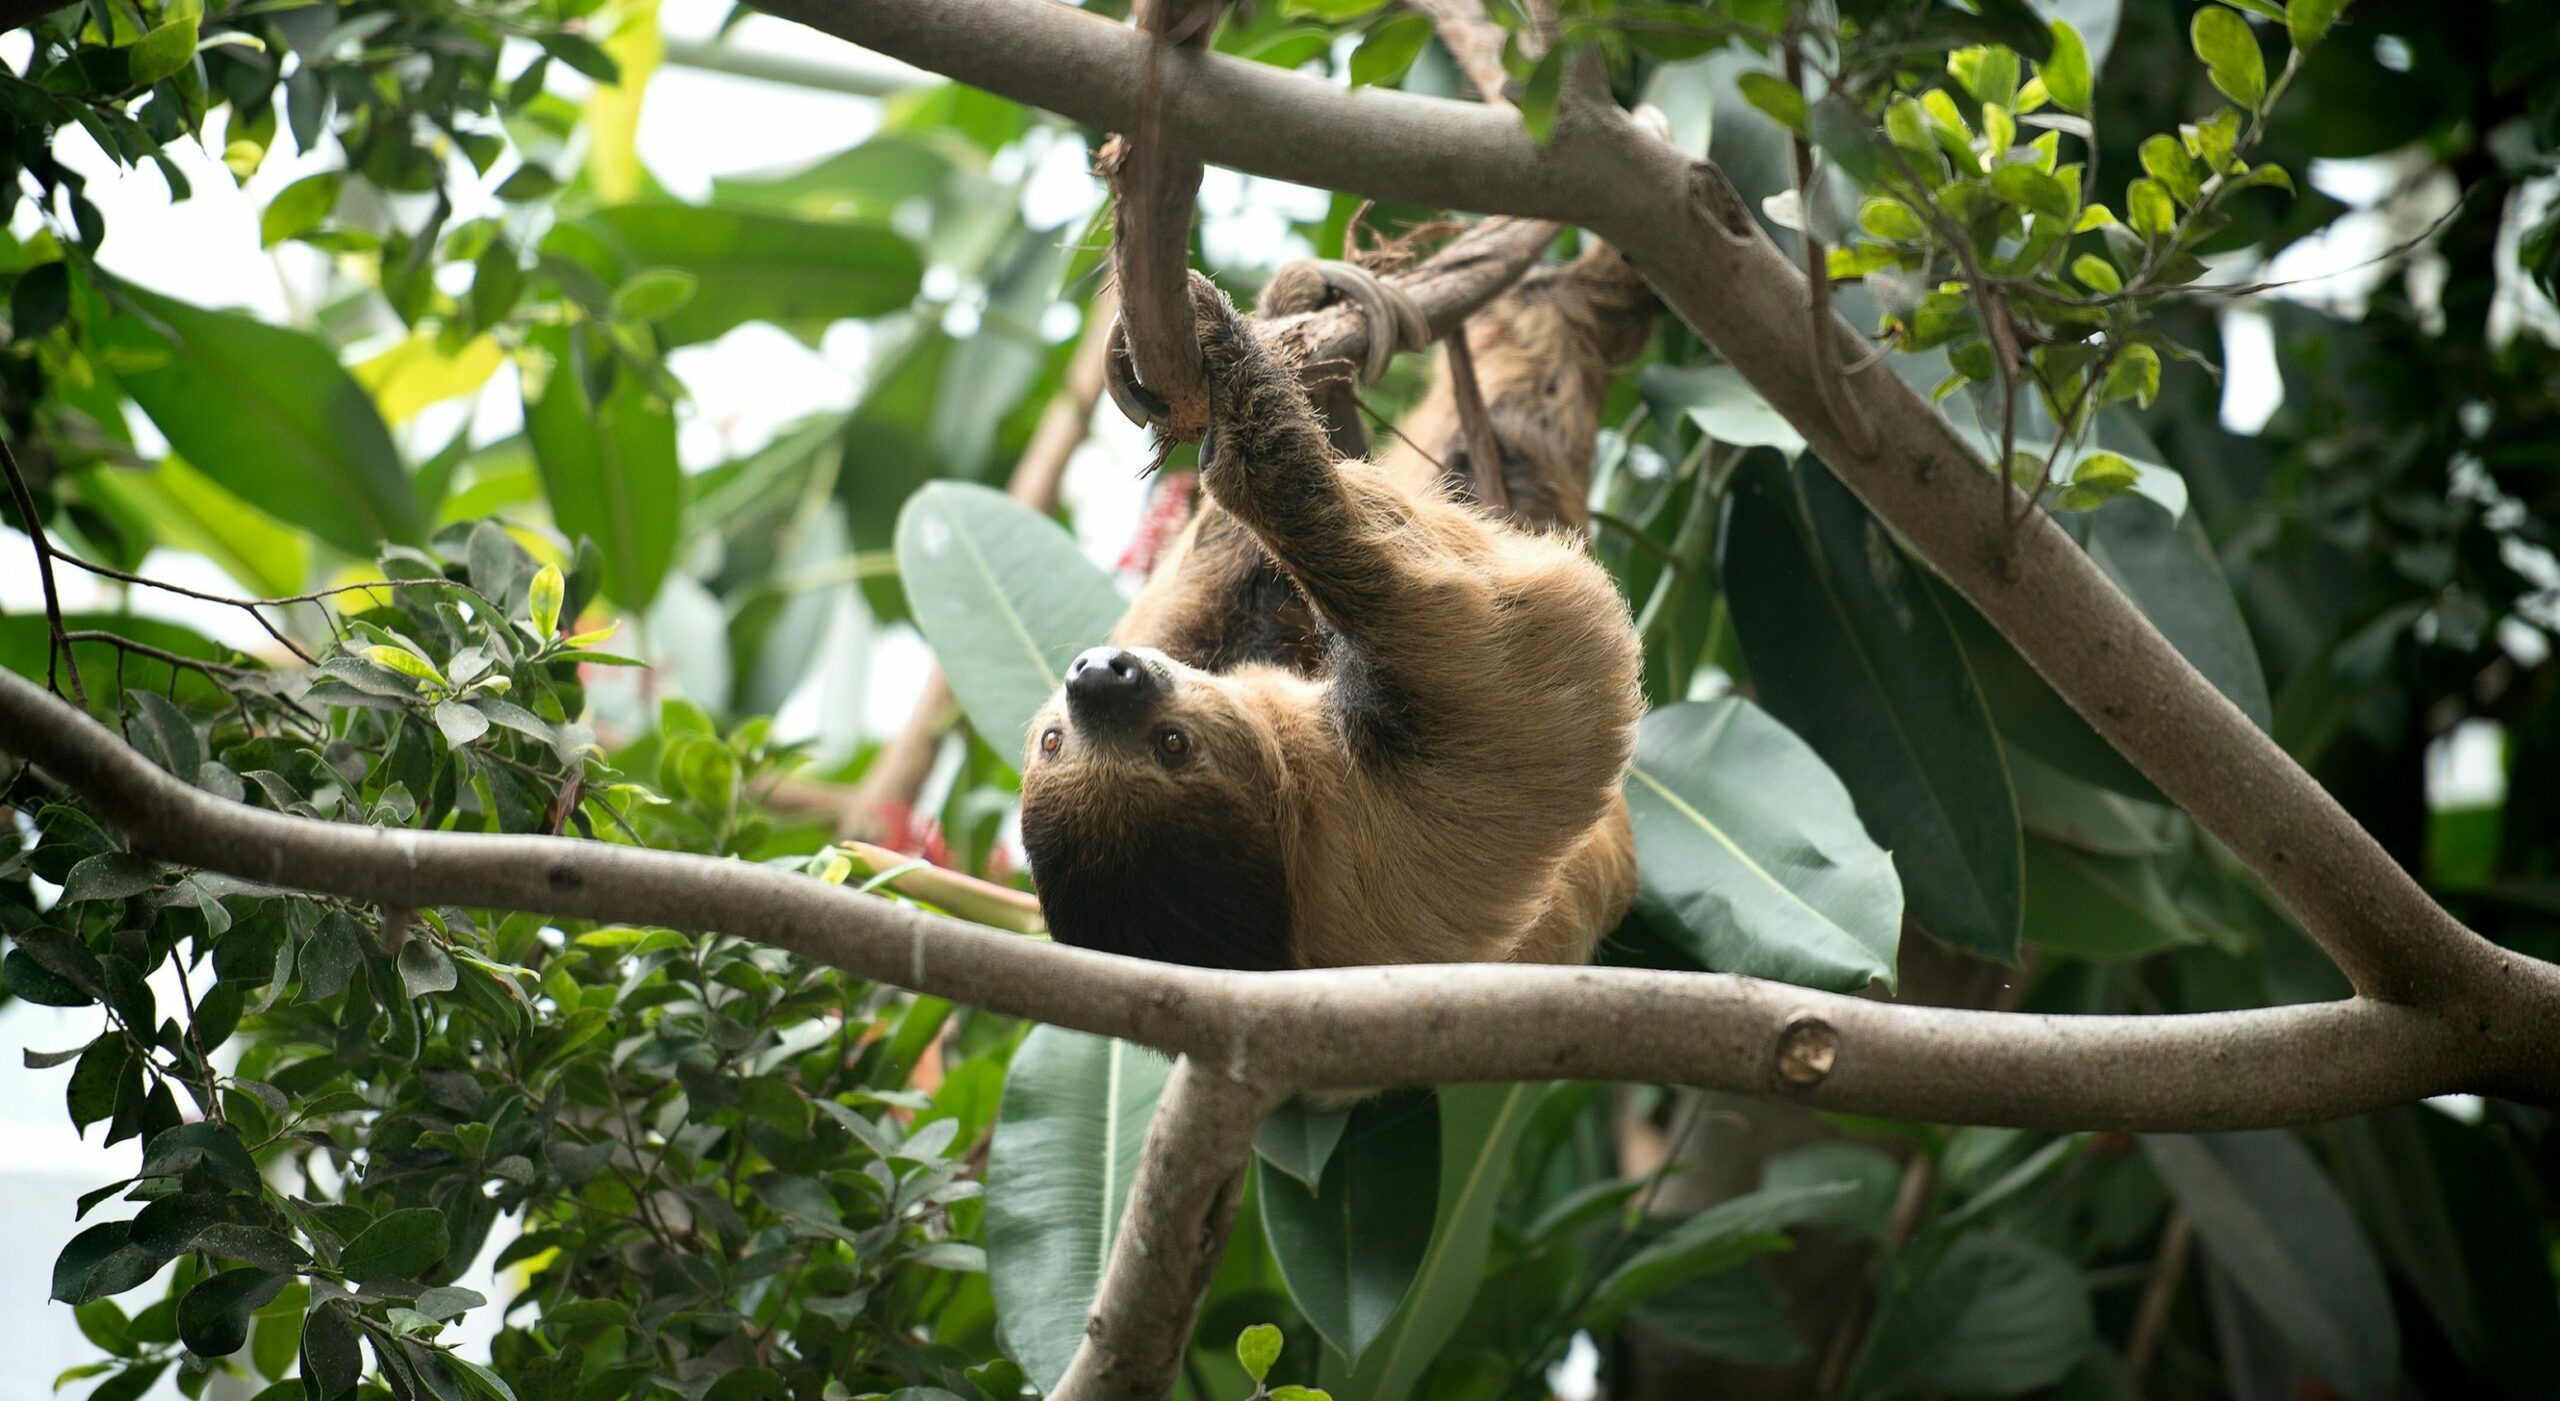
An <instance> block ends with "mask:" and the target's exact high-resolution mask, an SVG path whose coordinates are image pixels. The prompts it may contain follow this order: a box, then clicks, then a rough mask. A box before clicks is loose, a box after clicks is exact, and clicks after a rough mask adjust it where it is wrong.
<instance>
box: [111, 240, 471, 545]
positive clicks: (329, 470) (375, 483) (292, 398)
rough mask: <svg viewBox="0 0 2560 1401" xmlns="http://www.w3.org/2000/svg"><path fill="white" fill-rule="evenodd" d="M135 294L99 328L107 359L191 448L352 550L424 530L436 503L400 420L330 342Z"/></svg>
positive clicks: (279, 510) (261, 505)
mask: <svg viewBox="0 0 2560 1401" xmlns="http://www.w3.org/2000/svg"><path fill="white" fill-rule="evenodd" d="M125 294H126V295H127V296H129V297H130V298H131V299H132V301H133V303H134V305H135V306H136V307H137V308H138V309H139V311H140V313H141V314H140V315H135V314H130V313H128V314H124V315H118V316H115V317H112V318H110V319H109V320H107V321H106V322H105V324H104V325H103V326H101V327H100V328H99V338H100V341H101V345H100V347H99V349H100V354H101V357H102V358H103V359H104V360H105V362H106V363H107V364H108V366H109V367H110V368H112V369H113V370H114V371H115V372H116V377H117V379H118V380H119V381H120V382H122V384H123V385H124V387H125V389H126V390H127V392H129V393H131V394H132V395H133V398H134V402H136V403H138V404H140V405H142V410H143V412H144V413H146V414H149V415H150V416H151V421H152V423H153V424H154V425H155V426H157V427H158V428H159V430H160V432H161V434H162V435H163V436H165V437H166V438H168V440H169V444H170V446H171V447H173V448H175V449H176V450H177V451H178V453H179V454H180V455H181V456H183V457H185V458H186V459H187V460H188V461H189V462H191V463H194V464H195V466H196V467H197V468H198V469H199V470H201V471H202V472H203V473H204V474H205V475H207V476H209V477H211V478H213V479H214V480H215V481H217V482H219V483H221V484H222V485H223V486H224V487H225V488H227V489H229V490H230V491H231V492H233V493H234V494H236V495H238V496H239V497H241V498H242V499H243V500H246V501H248V502H249V503H250V504H252V505H254V506H256V507H257V508H258V509H260V510H262V511H265V512H266V513H267V514H269V515H271V516H274V517H275V518H276V519H278V520H281V521H286V522H289V523H291V524H293V525H297V526H300V527H302V528H303V529H305V530H308V531H310V532H311V533H312V534H314V535H316V536H318V537H320V538H321V539H322V540H325V541H327V542H328V543H330V544H332V545H334V546H336V547H338V548H339V549H341V550H344V551H346V552H347V553H349V554H351V555H355V556H358V557H360V558H365V559H370V558H372V557H373V555H374V552H375V551H376V549H377V548H379V546H380V545H381V543H382V542H383V541H385V540H394V541H400V542H402V543H407V544H415V543H417V542H418V541H420V540H421V539H423V538H424V536H425V533H426V513H425V512H424V511H422V510H420V509H419V507H418V501H417V497H416V496H415V495H414V494H413V493H412V492H411V491H410V489H409V478H408V475H407V473H406V472H405V471H404V470H403V469H402V467H401V465H400V453H399V450H398V449H397V448H395V447H394V446H393V445H392V442H391V430H390V429H388V428H386V427H384V426H383V423H382V415H381V414H379V413H377V412H376V411H375V410H374V407H373V400H372V398H371V397H370V396H369V395H367V394H366V393H365V391H364V388H363V386H361V385H359V384H357V383H356V381H355V379H354V377H353V376H351V375H349V374H348V373H347V372H346V370H345V369H344V368H342V367H341V366H340V365H339V364H338V357H337V356H336V355H335V354H333V353H332V352H331V351H330V349H329V347H328V346H327V345H326V344H324V343H323V342H321V341H319V340H317V339H315V338H313V337H311V336H308V335H305V334H303V333H301V332H299V331H290V330H286V329H284V328H282V327H277V326H269V325H265V324H263V323H261V322H259V321H257V320H254V319H252V318H250V317H247V316H242V315H239V314H237V313H235V312H226V311H206V310H204V309H203V308H201V307H194V306H189V305H187V304H186V303H185V302H180V301H174V300H171V299H170V298H167V297H161V296H155V295H153V294H152V293H149V292H144V291H140V290H138V289H131V288H128V289H126V293H125ZM146 317H147V318H148V320H146V319H145V318H146ZM154 322H156V323H157V325H156V326H155V325H154V324H152V323H154ZM163 328H165V330H166V331H167V332H168V334H167V335H163V334H162V329H163Z"/></svg>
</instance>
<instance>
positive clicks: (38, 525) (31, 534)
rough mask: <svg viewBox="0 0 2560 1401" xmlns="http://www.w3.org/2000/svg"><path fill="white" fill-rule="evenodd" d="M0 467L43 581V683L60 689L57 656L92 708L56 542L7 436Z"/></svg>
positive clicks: (79, 697)
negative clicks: (74, 650) (60, 581)
mask: <svg viewBox="0 0 2560 1401" xmlns="http://www.w3.org/2000/svg"><path fill="white" fill-rule="evenodd" d="M0 468H6V469H7V470H8V473H9V495H10V497H11V498H12V499H14V500H15V501H16V502H17V503H18V516H19V518H20V519H21V520H23V521H24V522H25V524H26V527H27V539H28V541H29V542H30V543H32V544H33V545H34V546H35V551H36V574H37V576H38V577H39V578H40V579H41V580H42V582H43V584H44V623H45V630H46V632H47V633H48V634H49V636H48V639H47V641H46V643H45V654H44V686H45V689H46V690H48V691H52V690H56V689H58V686H57V682H56V677H57V675H58V673H57V672H56V671H55V669H54V663H55V661H56V660H57V659H58V660H59V661H60V662H61V664H62V666H63V667H64V668H65V669H67V670H69V671H70V673H71V699H72V700H73V701H74V702H75V703H77V704H78V705H79V707H80V708H81V709H82V710H86V709H88V708H89V688H88V687H86V686H83V685H81V684H80V663H79V660H78V659H77V658H74V657H73V656H72V655H71V641H70V638H69V635H68V634H66V633H65V632H64V631H63V629H62V595H61V593H60V592H59V591H58V590H57V589H56V588H55V587H54V579H53V561H54V553H53V545H52V543H51V542H50V541H48V540H46V539H45V534H44V521H43V520H42V519H41V518H39V517H38V515H37V513H36V498H35V493H34V492H32V491H29V490H28V489H27V479H26V477H25V475H24V474H22V473H20V472H19V470H18V455H17V454H16V453H14V452H12V451H10V450H9V442H8V440H7V439H6V438H0Z"/></svg>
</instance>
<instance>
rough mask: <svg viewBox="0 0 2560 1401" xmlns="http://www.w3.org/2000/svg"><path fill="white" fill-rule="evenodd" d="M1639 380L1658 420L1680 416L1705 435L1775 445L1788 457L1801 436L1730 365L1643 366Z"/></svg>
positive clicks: (1801, 448)
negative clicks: (1685, 416)
mask: <svg viewBox="0 0 2560 1401" xmlns="http://www.w3.org/2000/svg"><path fill="white" fill-rule="evenodd" d="M1637 383H1638V384H1639V386H1640V387H1641V388H1642V390H1643V392H1644V401H1645V404H1646V405H1647V406H1648V407H1649V408H1651V409H1652V411H1653V412H1654V414H1655V415H1656V416H1657V417H1660V418H1666V419H1668V418H1676V417H1679V416H1681V415H1683V414H1685V415H1687V416H1688V419H1689V421H1690V422H1692V423H1694V424H1696V425H1698V427H1699V429H1700V430H1701V431H1703V432H1704V433H1705V434H1706V435H1707V436H1708V437H1710V438H1713V439H1715V440H1716V441H1717V442H1719V443H1729V444H1731V445H1733V446H1735V447H1773V448H1776V449H1777V450H1778V451H1780V452H1783V453H1785V454H1787V455H1788V456H1790V457H1792V456H1794V455H1795V454H1797V453H1800V452H1803V451H1804V436H1803V435H1802V434H1800V433H1798V432H1796V429H1795V425H1794V424H1792V423H1789V422H1788V421H1787V418H1786V415H1784V414H1781V413H1779V412H1778V411H1777V410H1776V409H1774V408H1771V407H1770V406H1769V401H1768V400H1766V399H1763V398H1761V397H1760V391H1759V390H1757V389H1754V388H1752V387H1751V385H1750V382H1749V381H1747V380H1745V379H1743V377H1742V372H1741V371H1740V370H1737V369H1735V368H1734V367H1732V366H1731V365H1647V366H1645V367H1644V370H1643V372H1642V374H1641V375H1640V376H1639V378H1638V380H1637Z"/></svg>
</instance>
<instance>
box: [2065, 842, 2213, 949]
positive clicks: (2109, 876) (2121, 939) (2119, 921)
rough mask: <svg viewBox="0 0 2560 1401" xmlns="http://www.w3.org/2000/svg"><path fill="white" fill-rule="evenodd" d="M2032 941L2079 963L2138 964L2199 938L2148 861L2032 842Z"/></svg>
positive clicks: (2146, 858)
mask: <svg viewBox="0 0 2560 1401" xmlns="http://www.w3.org/2000/svg"><path fill="white" fill-rule="evenodd" d="M2027 937H2028V938H2029V939H2031V940H2033V941H2034V942H2035V943H2036V944H2037V945H2038V946H2039V947H2042V948H2047V949H2051V950H2053V951H2054V952H2056V953H2067V954H2072V955H2075V956H2077V957H2080V958H2140V957H2143V956H2145V955H2147V954H2154V953H2158V952H2159V951H2160V950H2162V949H2166V948H2174V947H2176V946H2178V945H2180V944H2192V943H2196V942H2198V940H2199V939H2200V938H2201V935H2200V934H2199V933H2198V932H2197V931H2196V930H2195V929H2194V928H2193V927H2191V926H2190V925H2189V924H2188V923H2187V921H2186V920H2185V919H2184V918H2183V917H2182V916H2180V915H2179V913H2178V906H2177V904H2176V902H2175V901H2172V900H2171V899H2170V898H2169V889H2168V887H2167V886H2165V885H2163V884H2162V883H2161V880H2160V871H2159V868H2158V866H2157V865H2155V864H2154V862H2153V859H2152V858H2151V857H2148V856H2102V855H2099V854H2098V853H2096V852H2093V851H2083V850H2080V849H2078V848H2076V847H2071V846H2066V845H2064V844H2062V843H2061V842H2057V841H2053V840H2050V839H2048V838H2046V837H2042V836H2031V837H2029V838H2027Z"/></svg>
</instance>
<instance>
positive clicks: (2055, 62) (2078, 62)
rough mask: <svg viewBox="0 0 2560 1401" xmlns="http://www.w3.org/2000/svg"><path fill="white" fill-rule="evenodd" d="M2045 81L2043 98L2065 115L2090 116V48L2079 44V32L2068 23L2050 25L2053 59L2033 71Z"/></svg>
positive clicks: (2066, 21)
mask: <svg viewBox="0 0 2560 1401" xmlns="http://www.w3.org/2000/svg"><path fill="white" fill-rule="evenodd" d="M2036 75H2037V76H2038V77H2040V78H2043V79H2044V91H2045V96H2047V97H2050V98H2052V99H2053V105H2054V106H2056V107H2059V108H2061V109H2062V110H2063V111H2065V112H2074V113H2077V114H2079V115H2081V116H2084V117H2085V116H2087V115H2089V92H2090V73H2089V46H2088V45H2087V44H2085V43H2082V42H2081V39H2080V31H2079V30H2077V29H2075V28H2073V27H2072V25H2071V22H2070V21H2068V20H2060V19H2058V20H2055V21H2054V22H2053V57H2051V58H2048V59H2046V60H2045V61H2044V63H2043V64H2041V65H2040V66H2039V67H2038V68H2037V69H2036Z"/></svg>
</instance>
